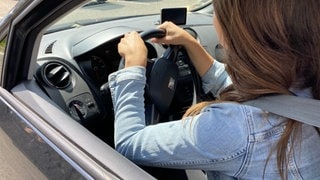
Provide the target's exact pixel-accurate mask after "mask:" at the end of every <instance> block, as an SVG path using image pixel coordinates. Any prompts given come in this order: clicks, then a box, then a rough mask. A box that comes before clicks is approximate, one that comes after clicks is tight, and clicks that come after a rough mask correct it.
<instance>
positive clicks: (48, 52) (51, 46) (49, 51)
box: [44, 41, 56, 54]
mask: <svg viewBox="0 0 320 180" xmlns="http://www.w3.org/2000/svg"><path fill="white" fill-rule="evenodd" d="M55 43H56V41H54V42H52V43H51V44H49V46H48V47H47V48H46V50H45V51H44V53H45V54H52V49H53V46H54V44H55Z"/></svg>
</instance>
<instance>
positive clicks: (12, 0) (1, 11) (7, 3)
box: [0, 0, 18, 21]
mask: <svg viewBox="0 0 320 180" xmlns="http://www.w3.org/2000/svg"><path fill="white" fill-rule="evenodd" d="M17 2H18V1H17V0H0V21H1V19H2V18H3V17H4V16H5V15H6V14H7V13H8V12H9V11H10V10H11V9H12V7H14V5H15V4H16V3H17Z"/></svg>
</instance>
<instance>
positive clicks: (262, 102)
mask: <svg viewBox="0 0 320 180" xmlns="http://www.w3.org/2000/svg"><path fill="white" fill-rule="evenodd" d="M242 104H245V105H250V106H254V107H258V108H260V109H263V110H266V111H269V112H271V113H274V114H277V115H280V116H284V117H287V118H290V119H294V120H296V121H299V122H302V123H306V124H309V125H312V126H316V127H318V128H320V100H315V99H308V98H303V97H298V96H291V95H271V96H263V97H259V98H257V99H253V100H249V101H246V102H244V103H242Z"/></svg>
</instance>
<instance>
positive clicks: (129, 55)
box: [109, 0, 320, 179]
mask: <svg viewBox="0 0 320 180" xmlns="http://www.w3.org/2000/svg"><path fill="white" fill-rule="evenodd" d="M213 4H214V8H215V16H214V19H213V22H214V25H215V28H216V31H217V33H218V37H219V40H220V43H221V44H222V45H223V46H224V47H225V49H226V55H225V59H224V62H225V63H226V66H225V65H223V64H221V63H219V62H217V61H215V60H214V59H213V58H212V57H211V56H210V55H209V54H208V53H207V52H206V51H205V50H204V49H203V48H202V47H201V45H200V44H198V43H197V42H196V41H195V40H194V39H193V38H192V37H191V36H190V35H189V34H188V33H187V32H185V31H184V30H182V29H180V28H179V27H177V26H175V25H173V24H172V23H170V22H165V23H164V24H162V25H160V27H159V28H162V29H165V30H166V36H165V37H164V38H161V39H154V40H153V41H154V42H157V43H165V44H179V45H182V46H184V48H185V49H186V50H187V51H188V54H189V56H190V59H191V60H192V62H193V64H194V66H195V67H196V69H197V71H198V72H199V74H200V76H201V77H202V81H203V89H204V90H205V91H206V92H209V91H211V92H212V93H213V94H214V95H216V97H217V100H216V101H214V102H204V103H200V104H197V105H195V106H193V107H191V108H190V109H189V110H188V111H187V112H186V114H185V116H184V119H183V120H182V121H173V122H168V123H161V124H157V125H154V126H147V127H146V126H145V124H144V122H145V120H144V104H143V93H144V92H143V89H144V85H145V76H144V74H145V66H146V59H147V50H146V47H145V46H144V43H143V41H142V40H141V38H140V37H139V35H138V34H137V33H135V32H132V33H128V34H126V35H125V37H124V38H123V39H122V40H121V42H120V43H119V45H118V48H119V53H120V54H121V55H122V56H123V57H124V58H125V59H126V64H125V67H126V68H125V69H123V70H120V71H118V72H115V73H113V74H111V75H110V77H109V83H110V87H111V91H112V98H113V103H114V111H115V129H116V134H115V142H116V149H117V150H118V151H119V152H121V153H122V154H124V155H125V156H126V157H128V158H129V159H131V160H133V161H134V162H136V163H138V164H143V165H151V166H160V167H172V168H183V169H202V170H205V171H206V172H207V176H208V177H209V178H211V177H234V178H240V179H317V178H319V177H320V170H319V165H320V151H319V150H320V137H319V134H318V132H317V129H316V128H314V127H312V126H309V125H306V124H302V123H299V122H297V121H293V120H290V119H286V118H284V117H280V116H278V115H275V114H272V113H269V112H266V111H263V110H262V109H259V108H255V107H251V106H246V105H242V104H241V102H244V101H247V100H250V99H254V98H257V97H259V96H262V95H268V94H274V93H277V94H294V95H297V96H304V97H308V98H314V99H320V49H319V42H320V36H319V32H320V23H319V22H320V13H319V9H320V1H318V0H310V1H308V2H307V3H306V2H305V1H302V0H281V1H280V0H214V1H213ZM231 82H232V83H231Z"/></svg>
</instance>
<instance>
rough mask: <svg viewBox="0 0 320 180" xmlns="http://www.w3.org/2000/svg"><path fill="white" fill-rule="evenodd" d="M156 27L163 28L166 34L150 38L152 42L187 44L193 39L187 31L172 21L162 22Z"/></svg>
mask: <svg viewBox="0 0 320 180" xmlns="http://www.w3.org/2000/svg"><path fill="white" fill-rule="evenodd" d="M158 28H160V29H164V30H165V31H166V36H165V37H163V38H159V39H158V38H153V39H151V41H152V42H155V43H160V44H171V45H182V46H187V45H188V43H189V42H191V41H194V40H195V39H194V38H193V37H192V36H191V35H190V34H189V33H188V32H186V31H185V30H184V29H182V28H181V27H179V26H177V25H175V24H173V23H172V22H164V23H163V24H161V25H160V26H159V27H158Z"/></svg>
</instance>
